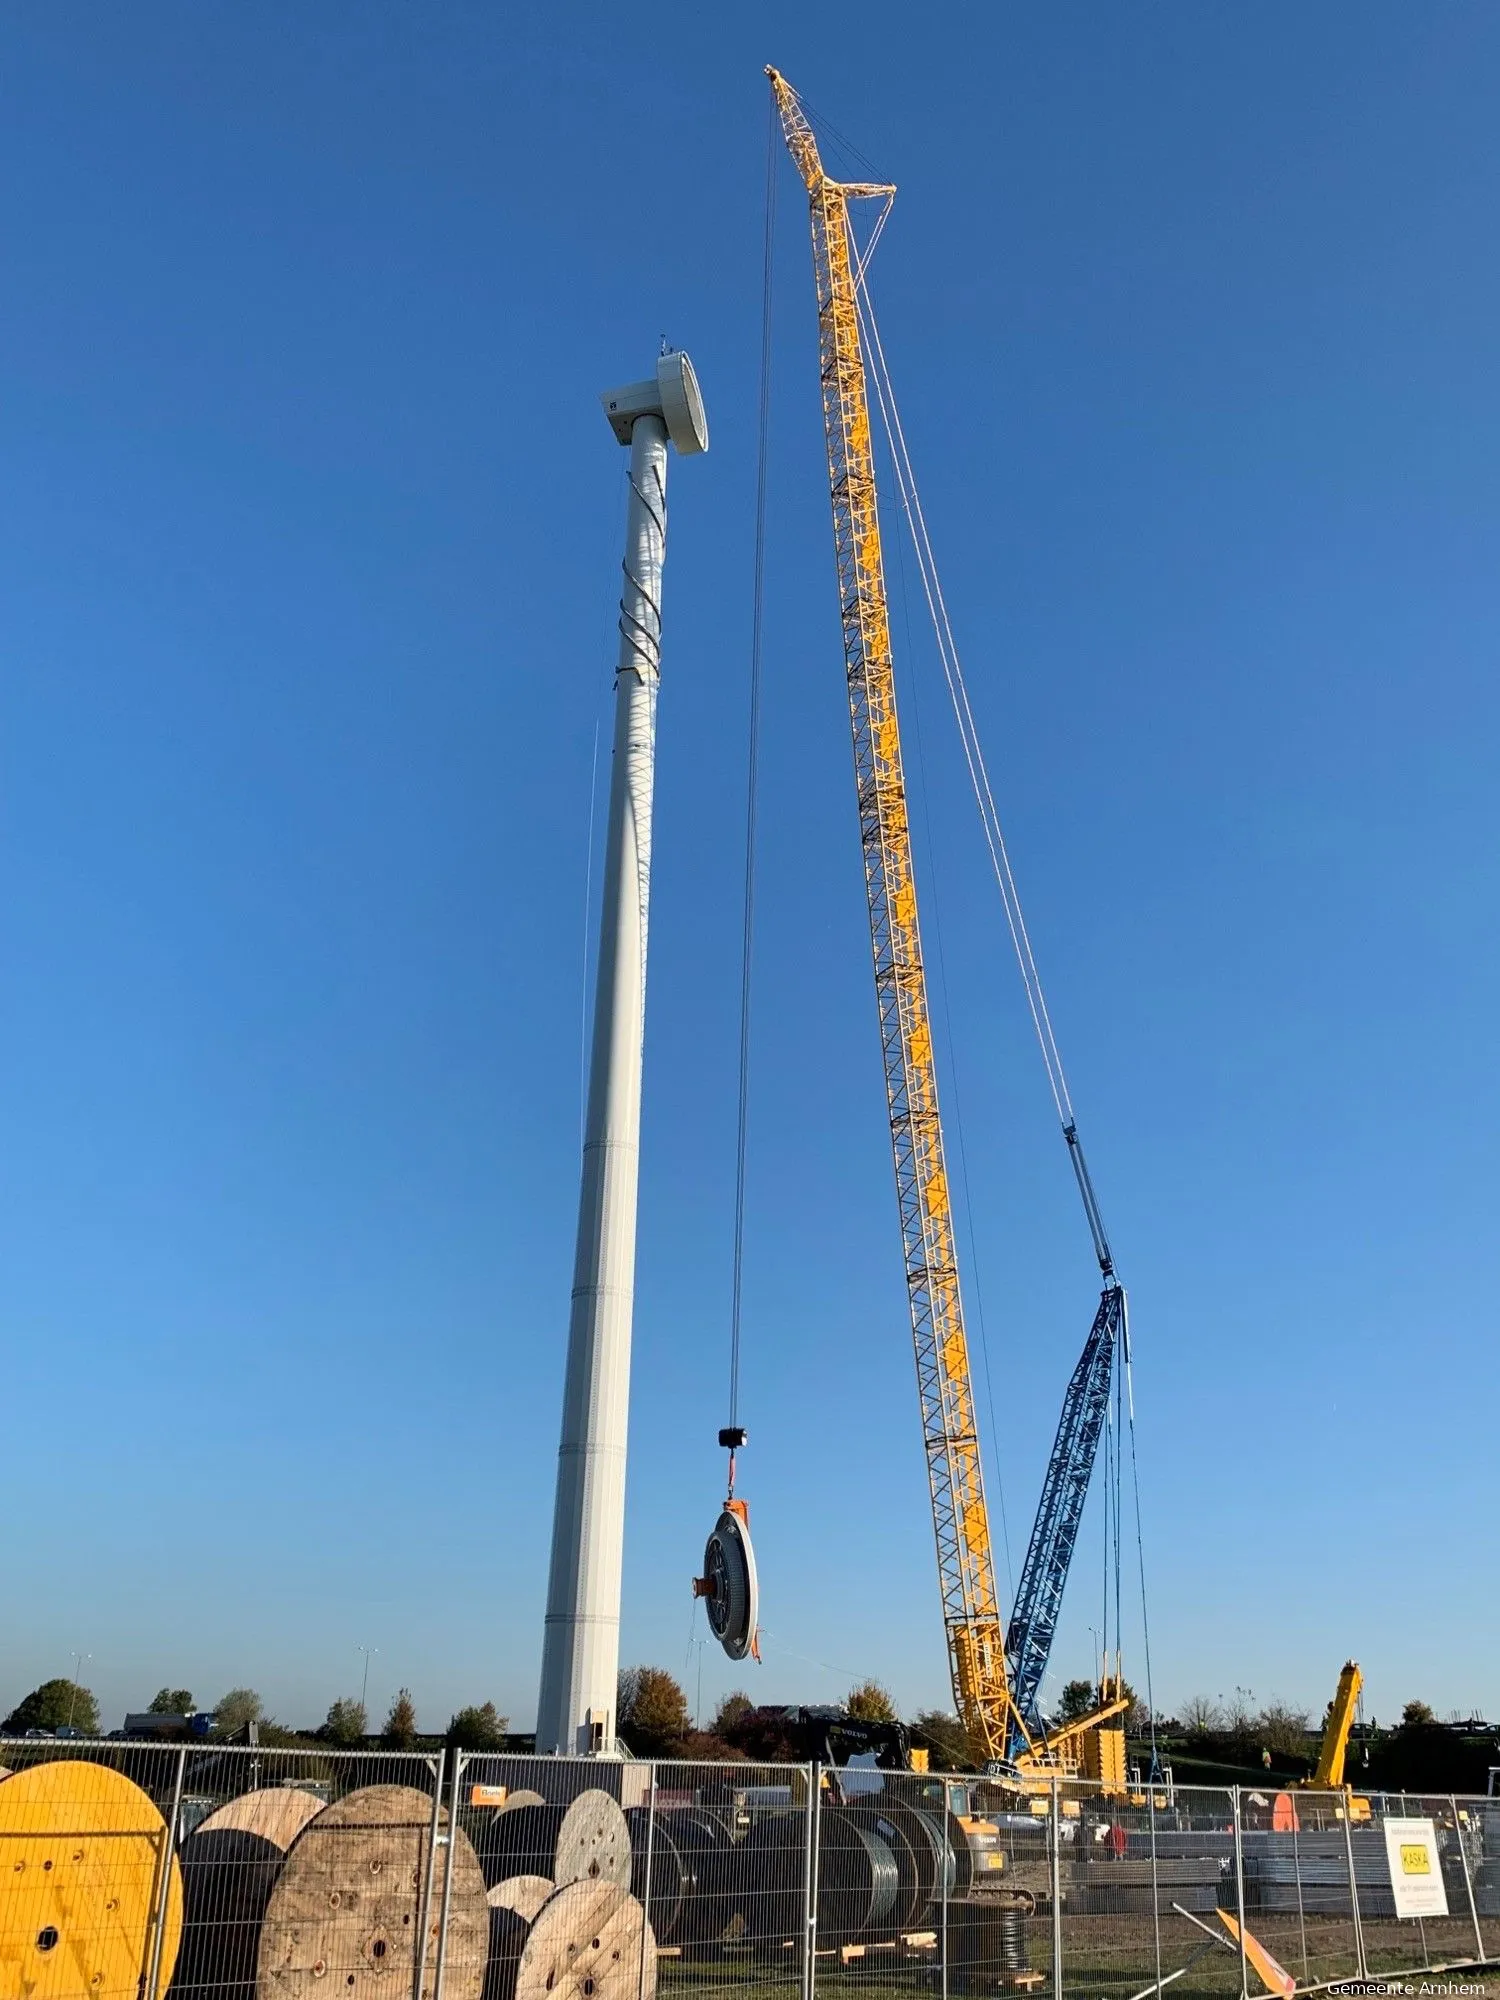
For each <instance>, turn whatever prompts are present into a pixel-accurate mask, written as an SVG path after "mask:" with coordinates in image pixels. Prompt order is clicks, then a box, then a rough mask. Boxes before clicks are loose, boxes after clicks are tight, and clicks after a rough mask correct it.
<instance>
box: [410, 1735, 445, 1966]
mask: <svg viewBox="0 0 1500 2000" xmlns="http://www.w3.org/2000/svg"><path fill="white" fill-rule="evenodd" d="M447 1755H448V1753H447V1752H446V1750H439V1752H438V1754H437V1763H436V1764H433V1763H432V1762H431V1760H430V1759H429V1761H428V1765H427V1768H428V1770H429V1771H431V1772H432V1774H433V1777H432V1824H431V1826H429V1827H428V1829H427V1872H426V1874H425V1875H424V1876H423V1877H422V1901H421V1904H420V1906H419V1908H418V1911H417V1936H416V1947H417V1949H416V1952H415V1954H414V1957H415V1963H416V1970H415V1973H414V1976H413V1984H412V2000H422V1981H423V1980H424V1978H425V1977H426V1975H427V1945H428V1937H427V1919H428V1917H429V1916H430V1915H431V1914H432V1871H433V1869H434V1868H435V1867H436V1866H437V1842H438V1827H439V1826H440V1824H441V1823H442V1816H443V1771H444V1768H445V1766H446V1763H447Z"/></svg>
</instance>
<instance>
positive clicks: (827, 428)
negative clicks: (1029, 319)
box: [766, 68, 1128, 1786]
mask: <svg viewBox="0 0 1500 2000" xmlns="http://www.w3.org/2000/svg"><path fill="white" fill-rule="evenodd" d="M766 74H767V76H768V77H769V79H770V82H771V88H772V90H773V92H774V94H775V103H776V109H777V112H778V114H779V117H780V121H781V128H782V134H783V137H784V138H785V140H786V145H787V149H788V151H789V152H790V154H791V156H792V159H793V161H794V162H795V164H796V167H797V170H798V172H799V173H800V175H801V177H802V180H803V183H804V185H805V186H806V188H807V192H808V200H809V207H810V212H811V223H812V246H813V269H814V277H815V281H816V289H817V304H818V347H819V373H820V379H821V385H822V405H823V427H824V436H825V441H826V445H827V454H828V477H829V487H830V493H831V498H832V503H833V536H834V553H835V561H836V567H837V573H838V588H839V615H840V621H841V624H842V627H843V643H844V670H845V678H846V682H847V688H848V698H849V719H850V725H851V729H852V734H853V742H854V773H855V788H856V793H857V797H858V806H859V825H860V842H861V846H862V849H863V853H864V871H865V889H866V896H867V901H868V905H869V918H870V939H871V946H872V951H873V957H874V968H875V990H876V998H877V1002H878V1007H879V1016H880V1039H881V1049H882V1054H883V1058H884V1068H885V1085H886V1101H887V1108H888V1111H889V1116H890V1129H891V1146H892V1153H893V1157H894V1162H895V1171H896V1194H897V1203H898V1208H899V1212H900V1221H901V1239H902V1247H903V1251H904V1257H905V1268H906V1289H907V1297H908V1302H909V1306H910V1314H911V1327H912V1336H913V1342H914V1346H915V1350H916V1368H917V1389H918V1397H919V1400H920V1404H921V1416H922V1434H923V1443H924V1447H925V1450H926V1457H927V1477H928V1487H929V1492H930V1496H931V1502H932V1518H933V1528H934V1534H935V1539H936V1544H937V1560H938V1577H939V1584H940V1587H941V1592H942V1602H943V1624H944V1630H945V1632H946V1636H947V1646H948V1660H949V1669H950V1673H951V1676H952V1682H953V1693H954V1701H955V1704H956V1706H957V1708H958V1712H959V1715H960V1717H961V1719H962V1721H963V1722H964V1724H965V1726H966V1727H967V1729H968V1731H969V1733H970V1737H971V1739H972V1740H973V1741H974V1742H975V1743H976V1745H981V1746H983V1749H984V1751H985V1754H986V1756H987V1758H988V1759H989V1760H991V1761H992V1762H993V1763H994V1764H995V1765H996V1766H999V1767H1003V1768H1010V1769H1012V1770H1015V1771H1016V1772H1018V1773H1020V1774H1023V1775H1024V1774H1026V1773H1035V1772H1038V1771H1042V1770H1052V1771H1056V1770H1076V1769H1077V1768H1078V1767H1079V1765H1080V1764H1082V1766H1083V1767H1084V1769H1085V1770H1087V1771H1088V1773H1089V1775H1091V1776H1094V1777H1100V1778H1103V1779H1105V1781H1106V1782H1108V1783H1110V1784H1111V1785H1114V1786H1118V1785H1119V1784H1122V1783H1123V1779H1124V1764H1125V1755H1124V1751H1125V1744H1124V1725H1123V1721H1122V1717H1123V1714H1124V1711H1125V1709H1126V1708H1127V1706H1128V1702H1127V1699H1126V1698H1125V1696H1124V1695H1123V1693H1122V1691H1121V1683H1120V1680H1119V1676H1118V1672H1116V1674H1115V1676H1114V1677H1113V1679H1111V1677H1110V1676H1109V1674H1108V1672H1107V1670H1106V1672H1105V1674H1104V1676H1103V1677H1102V1678H1101V1681H1100V1684H1099V1702H1098V1705H1097V1706H1096V1708H1095V1709H1094V1711H1093V1712H1092V1713H1091V1714H1089V1715H1086V1716H1084V1717H1081V1718H1079V1719H1078V1720H1077V1721H1075V1722H1074V1723H1072V1724H1070V1725H1069V1726H1068V1727H1067V1728H1065V1729H1062V1730H1057V1731H1054V1732H1052V1733H1051V1734H1050V1735H1049V1733H1048V1732H1047V1730H1046V1728H1045V1726H1044V1724H1043V1722H1042V1718H1041V1715H1040V1712H1039V1709H1038V1706H1037V1699H1038V1694H1039V1690H1040V1687H1041V1683H1042V1676H1043V1674H1044V1672H1045V1669H1046V1665H1047V1659H1048V1655H1049V1653H1050V1650H1051V1646H1052V1639H1053V1635H1054V1633H1055V1630H1056V1625H1057V1617H1058V1612H1059V1609H1060V1607H1061V1603H1062V1595H1063V1587H1064V1585H1065V1583H1066V1580H1067V1574H1068V1566H1069V1563H1070V1562H1071V1559H1072V1555H1073V1548H1074V1544H1075V1542H1076V1540H1077V1535H1078V1526H1079V1522H1080V1520H1081V1517H1082V1513H1083V1505H1084V1501H1085V1499H1086V1497H1087V1493H1088V1487H1089V1480H1090V1476H1091V1474H1092V1470H1093V1464H1094V1456H1095V1452H1096V1450H1097V1447H1098V1443H1099V1436H1100V1431H1101V1428H1102V1425H1103V1422H1104V1419H1105V1415H1106V1412H1107V1409H1108V1405H1109V1396H1110V1383H1111V1376H1112V1371H1113V1365H1114V1356H1115V1351H1116V1348H1117V1346H1119V1345H1120V1344H1121V1343H1122V1341H1124V1340H1126V1339H1128V1332H1127V1320H1126V1310H1125V1293H1124V1291H1123V1289H1122V1287H1121V1286H1120V1284H1119V1281H1118V1279H1117V1278H1116V1276H1115V1272H1114V1262H1113V1259H1112V1257H1111V1255H1110V1250H1109V1244H1108V1241H1107V1239H1106V1237H1105V1233H1104V1226H1103V1222H1102V1219H1101V1217H1100V1214H1099V1207H1098V1203H1097V1201H1096V1199H1095V1196H1094V1190H1093V1185H1092V1182H1091V1180H1090V1178H1089V1173H1088V1168H1087V1165H1086V1163H1085V1161H1084V1156H1083V1150H1082V1147H1081V1145H1080V1144H1079V1141H1078V1135H1077V1127H1076V1124H1075V1123H1074V1122H1073V1121H1072V1119H1071V1118H1068V1119H1067V1121H1066V1123H1065V1127H1064V1137H1065V1138H1066V1140H1067V1143H1068V1148H1069V1155H1070V1158H1071V1159H1072V1162H1073V1167H1074V1172H1075V1175H1076V1176H1077V1180H1078V1186H1079V1190H1080V1192H1081V1194H1082V1196H1083V1199H1084V1205H1085V1209H1086V1211H1087V1213H1088V1219H1089V1227H1090V1229H1091V1231H1092V1233H1093V1239H1094V1247H1095V1251H1096V1254H1097V1256H1098V1259H1099V1265H1100V1270H1101V1272H1102V1274H1103V1277H1104V1292H1103V1296H1102V1297H1101V1299H1100V1303H1099V1308H1098V1311H1097V1313H1096V1314H1095V1318H1094V1323H1093V1326H1092V1328H1091V1329H1090V1333H1089V1338H1088V1341H1087V1342H1086V1344H1085V1347H1084V1351H1083V1354H1082V1356H1081V1357H1080V1359H1079V1362H1078V1365H1077V1367H1076V1368H1075V1370H1074V1373H1073V1378H1072V1380H1071V1382H1070V1383H1069V1386H1068V1392H1067V1396H1066V1398H1065V1400H1064V1405H1063V1414H1062V1419H1061V1422H1060V1424H1059V1426H1058V1432H1057V1437H1056V1440H1055V1443H1054V1446H1053V1451H1052V1456H1051V1459H1050V1461H1049V1464H1048V1468H1047V1475H1046V1480H1045V1482H1044V1486H1043V1492H1042V1501H1041V1505H1040V1507H1039V1509H1038V1512H1037V1516H1036V1522H1035V1525H1034V1526H1033V1529H1032V1532H1031V1538H1030V1542H1029V1544H1028V1547H1027V1552H1026V1559H1025V1562H1024V1564H1023V1567H1022V1572H1021V1582H1020V1587H1019V1590H1018V1592H1017V1599H1016V1605H1015V1609H1014V1611H1013V1612H1012V1615H1011V1618H1010V1621H1009V1624H1008V1625H1007V1624H1004V1623H1003V1622H1002V1619H1001V1615H1000V1606H999V1596H998V1592H997V1588H996V1581H995V1562H994V1551H993V1545H992V1542H991V1537H990V1524H989V1511H988V1508H987V1506H986V1503H985V1494H984V1477H983V1470H982V1466H981V1462H980V1451H979V1437H978V1431H977V1425H976V1421H975V1401H974V1389H973V1382H972V1378H971V1373H970V1366H969V1348H968V1337H967V1333H966V1330H965V1325H964V1312H963V1301H962V1297H961V1293H960V1288H959V1274H958V1255H957V1246H956V1241H955V1235H954V1225H953V1212H952V1199H951V1194H950V1189H949V1182H948V1174H947V1167H946V1164H945V1160H944V1150H943V1132H942V1121H941V1118H940V1115H939V1109H938V1088H937V1071H936V1066H935V1062H934V1056H933V1037H932V1024H931V1015H930V1011H929V1008H928V1001H927V981H926V973H925V970H924V966H923V959H922V942H921V933H920V929H919V926H918V918H917V892H916V883H915V879H914V874H913V866H912V843H911V828H910V822H909V817H908V812H907V800H906V781H905V775H904V771H903V766H902V756H901V735H900V728H899V724H898V721H897V714H896V691H895V680H894V673H893V665H892V650H891V630H890V614H889V608H888V604H887V598H886V586H885V576H884V565H883V560H882V550H881V534H880V516H879V508H878V502H877V495H876V482H875V465H874V453H873V439H872V431H871V419H870V394H869V385H868V380H867V374H866V362H865V352H864V341H863V336H862V332H861V316H860V299H859V276H860V273H861V265H860V260H859V258H858V255H857V252H856V248H855V240H854V231H853V225H852V219H851V215H850V205H851V204H852V203H855V202H863V201H881V202H883V203H885V204H886V207H887V209H888V208H889V204H890V202H891V200H892V198H893V197H894V194H895V189H894V188H893V187H891V186H889V185H888V184H885V183H879V182H841V181H837V180H834V179H833V178H832V177H831V176H830V175H829V174H828V173H826V172H825V170H824V167H823V162H822V158H821V156H820V154H819V150H818V144H817V140H816V138H815V136H814V133H813V130H812V127H811V125H810V124H809V122H808V119H807V116H806V114H805V112H804V110H803V107H802V105H801V103H800V101H799V99H798V97H797V94H796V92H795V91H794V90H793V89H792V87H791V85H790V84H789V83H788V82H787V81H786V79H785V77H783V76H782V75H781V74H780V73H779V72H778V71H777V70H775V69H770V68H768V69H767V71H766Z"/></svg>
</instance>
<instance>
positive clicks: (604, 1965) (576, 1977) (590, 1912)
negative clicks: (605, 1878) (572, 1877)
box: [514, 1882, 656, 2000]
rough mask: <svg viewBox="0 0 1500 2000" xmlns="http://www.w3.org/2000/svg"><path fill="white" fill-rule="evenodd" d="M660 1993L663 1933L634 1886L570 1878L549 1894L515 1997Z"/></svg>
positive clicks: (541, 1999)
mask: <svg viewBox="0 0 1500 2000" xmlns="http://www.w3.org/2000/svg"><path fill="white" fill-rule="evenodd" d="M643 1955H644V1961H645V1962H644V1965H643V1964H642V1957H643ZM655 1995H656V1939H655V1938H654V1937H653V1936H652V1934H651V1926H650V1925H649V1924H648V1923H647V1922H646V1918H645V1913H644V1911H643V1910H642V1909H641V1906H640V1904H639V1903H638V1902H637V1901H636V1900H635V1898H634V1896H632V1895H631V1894H630V1893H629V1891H628V1890H625V1889H622V1888H620V1887H619V1885H618V1884H617V1883H614V1882H570V1883H568V1884H567V1885H566V1886H565V1887H563V1888H561V1889H559V1890H558V1891H557V1893H556V1894H555V1895H554V1896H550V1897H549V1898H548V1899H547V1901H546V1902H545V1903H544V1904H543V1905H542V1908H541V1912H540V1914H539V1915H538V1917H537V1919H536V1921H535V1923H534V1924H533V1925H532V1926H531V1930H530V1933H529V1934H528V1936H527V1939H526V1946H525V1949H524V1950H523V1951H522V1953H521V1960H520V1963H519V1965H518V1966H517V1967H516V1976H515V1988H514V1996H515V2000H655Z"/></svg>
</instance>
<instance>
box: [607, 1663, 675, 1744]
mask: <svg viewBox="0 0 1500 2000" xmlns="http://www.w3.org/2000/svg"><path fill="white" fill-rule="evenodd" d="M615 1714H616V1717H617V1720H618V1725H619V1728H620V1730H621V1732H622V1733H623V1735H624V1737H625V1740H626V1741H627V1742H628V1743H629V1745H630V1747H631V1749H632V1750H633V1751H634V1752H635V1753H636V1755H637V1756H638V1757H668V1756H671V1755H673V1754H674V1753H675V1752H676V1751H677V1750H678V1749H679V1747H680V1746H681V1744H682V1742H683V1739H684V1738H685V1737H686V1735H687V1733H688V1731H689V1730H690V1729H691V1728H692V1726H693V1724H692V1717H691V1716H690V1715H689V1714H688V1705H687V1696H686V1695H685V1694H684V1693H683V1691H682V1689H681V1687H680V1686H679V1685H678V1683H677V1682H676V1681H675V1680H674V1679H673V1677H672V1675H671V1674H669V1673H668V1672H667V1670H666V1668H665V1667H626V1668H624V1669H623V1670H622V1671H621V1674H620V1679H619V1685H618V1688H617V1691H616V1695H615Z"/></svg>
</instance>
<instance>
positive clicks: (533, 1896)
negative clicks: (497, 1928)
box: [486, 1875, 557, 1924]
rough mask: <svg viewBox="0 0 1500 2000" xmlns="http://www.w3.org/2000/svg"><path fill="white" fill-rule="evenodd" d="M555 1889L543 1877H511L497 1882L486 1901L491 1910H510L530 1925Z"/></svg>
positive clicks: (553, 1885)
mask: <svg viewBox="0 0 1500 2000" xmlns="http://www.w3.org/2000/svg"><path fill="white" fill-rule="evenodd" d="M556 1887H557V1884H556V1883H555V1882H549V1881H548V1880H547V1878H546V1876H545V1875H511V1876H508V1877H507V1878H506V1880H505V1881H503V1882H497V1883H496V1884H495V1886H494V1888H493V1889H491V1891H490V1893H489V1896H488V1898H487V1899H486V1900H487V1901H488V1903H489V1906H490V1908H491V1909H492V1910H510V1911H512V1912H513V1913H514V1914H515V1915H516V1916H518V1917H524V1918H525V1920H526V1922H527V1923H528V1924H532V1923H535V1922H536V1920H537V1917H538V1916H539V1915H540V1914H541V1908H542V1905H543V1903H545V1902H546V1900H547V1898H548V1897H549V1896H550V1895H551V1894H552V1892H553V1890H554V1889H555V1888H556Z"/></svg>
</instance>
